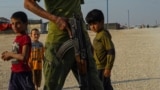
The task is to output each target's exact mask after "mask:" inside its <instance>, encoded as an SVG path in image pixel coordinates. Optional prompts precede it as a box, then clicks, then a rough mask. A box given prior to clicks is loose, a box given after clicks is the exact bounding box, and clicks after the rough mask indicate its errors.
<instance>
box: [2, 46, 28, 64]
mask: <svg viewBox="0 0 160 90" xmlns="http://www.w3.org/2000/svg"><path fill="white" fill-rule="evenodd" d="M28 57H29V46H28V45H24V46H23V48H22V53H21V54H17V53H13V52H5V53H3V55H2V59H3V60H4V61H8V60H10V59H11V58H14V59H17V60H26V59H28Z"/></svg>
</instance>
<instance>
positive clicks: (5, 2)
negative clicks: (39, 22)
mask: <svg viewBox="0 0 160 90" xmlns="http://www.w3.org/2000/svg"><path fill="white" fill-rule="evenodd" d="M23 1H24V0H0V17H6V18H8V19H9V18H10V15H11V14H12V13H13V12H15V11H18V10H23V11H25V12H26V13H27V15H28V17H29V18H30V19H41V18H40V17H38V16H36V15H34V14H32V13H31V12H29V11H28V10H26V9H24V7H23ZM39 4H40V5H41V6H43V7H44V3H43V0H41V2H40V3H39ZM108 7H109V8H108V21H109V23H120V24H121V25H127V24H128V22H129V24H130V26H134V25H141V24H144V25H147V24H149V25H156V24H160V9H159V8H160V0H108ZM92 9H100V10H102V11H103V13H104V15H105V22H106V21H107V20H106V19H107V1H106V0H85V4H84V5H82V11H83V14H84V17H85V16H86V14H87V13H88V12H89V11H90V10H92ZM128 17H129V18H128Z"/></svg>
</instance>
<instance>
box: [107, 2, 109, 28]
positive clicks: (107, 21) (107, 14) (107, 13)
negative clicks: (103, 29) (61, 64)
mask: <svg viewBox="0 0 160 90" xmlns="http://www.w3.org/2000/svg"><path fill="white" fill-rule="evenodd" d="M108 17H109V14H108V0H107V29H108V23H109V18H108Z"/></svg>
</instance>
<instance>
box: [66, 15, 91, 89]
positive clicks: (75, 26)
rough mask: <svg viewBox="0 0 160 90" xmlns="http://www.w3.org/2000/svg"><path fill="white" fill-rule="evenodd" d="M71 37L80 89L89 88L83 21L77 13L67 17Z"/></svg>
mask: <svg viewBox="0 0 160 90" xmlns="http://www.w3.org/2000/svg"><path fill="white" fill-rule="evenodd" d="M69 25H70V31H71V32H70V33H71V35H72V36H71V39H72V41H73V47H74V50H75V58H76V62H77V66H78V75H79V85H80V90H89V82H88V72H87V71H88V63H89V62H88V55H87V46H86V39H85V35H84V32H83V29H84V28H83V21H82V18H81V17H80V16H78V15H73V18H70V19H69Z"/></svg>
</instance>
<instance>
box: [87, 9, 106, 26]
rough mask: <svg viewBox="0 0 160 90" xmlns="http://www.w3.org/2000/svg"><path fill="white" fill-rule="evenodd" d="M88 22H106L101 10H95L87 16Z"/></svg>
mask: <svg viewBox="0 0 160 90" xmlns="http://www.w3.org/2000/svg"><path fill="white" fill-rule="evenodd" d="M85 19H86V22H87V23H88V24H90V23H95V22H101V21H104V15H103V12H102V11H101V10H98V9H93V10H91V11H90V12H89V13H88V14H87V16H86V18H85Z"/></svg>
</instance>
